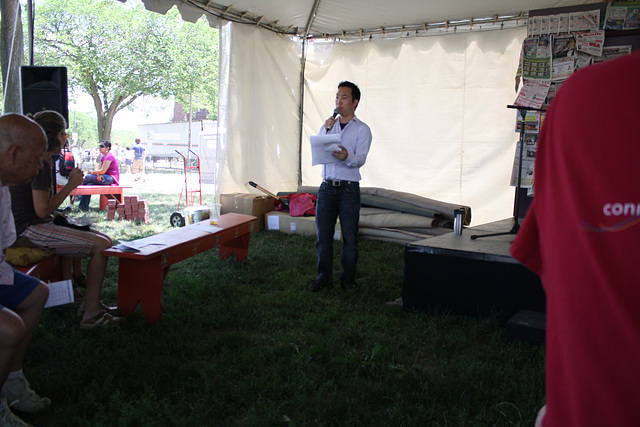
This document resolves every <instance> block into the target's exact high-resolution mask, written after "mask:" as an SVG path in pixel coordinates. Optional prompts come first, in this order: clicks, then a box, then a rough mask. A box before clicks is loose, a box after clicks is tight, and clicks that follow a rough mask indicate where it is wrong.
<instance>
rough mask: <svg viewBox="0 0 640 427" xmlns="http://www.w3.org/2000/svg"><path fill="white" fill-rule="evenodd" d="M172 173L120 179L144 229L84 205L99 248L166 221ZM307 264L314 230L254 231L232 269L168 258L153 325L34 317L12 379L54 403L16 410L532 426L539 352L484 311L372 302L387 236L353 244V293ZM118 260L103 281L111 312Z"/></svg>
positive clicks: (249, 420)
mask: <svg viewBox="0 0 640 427" xmlns="http://www.w3.org/2000/svg"><path fill="white" fill-rule="evenodd" d="M181 176H182V175H180V174H179V173H178V174H176V173H173V174H172V173H171V172H164V173H157V174H149V175H147V179H146V182H145V183H134V184H132V185H133V187H134V188H132V189H131V190H130V191H129V192H128V194H139V195H140V196H141V197H142V198H145V199H147V200H148V203H149V205H150V209H151V223H149V224H136V223H133V222H127V221H106V214H105V213H103V212H99V211H98V210H97V209H96V208H95V207H96V206H97V200H95V201H92V206H93V209H92V210H91V211H90V216H92V217H93V218H94V223H95V227H96V228H98V229H99V230H101V231H103V232H106V233H107V234H109V235H111V236H112V237H113V239H114V241H117V240H126V239H133V238H138V237H143V236H146V235H149V234H154V233H158V232H162V231H165V230H168V229H169V228H170V225H169V216H170V214H171V213H172V212H174V211H175V210H176V205H177V202H178V194H179V192H180V187H181V182H180V177H181ZM167 177H168V178H171V179H173V181H171V182H174V181H175V182H176V183H177V184H171V185H168V184H164V183H163V182H164V181H163V178H167ZM247 192H249V191H247ZM251 192H253V191H251ZM210 197H211V196H210V195H208V194H203V198H204V199H205V200H204V203H205V204H207V203H211V202H212V201H211V200H209V198H210ZM336 245H337V247H336V268H338V267H339V254H340V250H339V244H338V243H336ZM315 261H316V259H315V248H314V238H312V237H302V236H296V235H288V234H283V233H279V232H273V231H262V232H259V233H255V234H253V235H252V237H251V246H250V249H249V259H248V261H247V262H240V263H239V262H236V261H235V260H233V259H231V260H226V261H220V260H219V258H218V254H217V250H216V251H213V252H210V253H203V254H200V255H197V256H195V257H193V258H191V259H189V260H186V261H184V262H182V263H180V264H177V265H174V266H173V267H172V268H171V271H170V273H169V275H168V277H167V279H166V281H165V286H164V295H163V318H162V321H161V322H160V323H159V324H156V325H151V324H149V323H147V322H146V321H145V320H144V317H143V315H142V313H141V312H140V311H139V309H138V311H136V313H134V314H133V315H132V316H130V317H129V318H128V319H127V321H126V323H125V324H124V325H123V326H122V327H118V328H115V329H106V330H91V331H81V330H80V329H79V322H80V320H79V318H78V317H76V313H75V307H72V306H63V307H56V308H51V309H47V310H45V312H44V314H43V316H42V319H41V325H40V328H39V330H38V331H37V332H36V335H35V336H34V339H33V341H32V344H31V346H30V348H29V351H28V353H27V358H26V361H25V372H26V375H27V377H28V379H29V380H30V382H31V385H32V386H33V388H34V389H35V390H37V391H38V393H39V394H41V395H43V396H48V397H50V398H51V400H52V401H53V404H52V406H51V408H50V409H48V410H47V411H45V412H43V413H41V414H37V415H23V414H20V415H22V417H23V419H25V420H26V421H28V422H31V423H33V424H34V425H42V426H62V425H64V426H89V425H90V426H147V425H149V426H173V425H175V426H205V425H206V426H227V425H235V426H277V425H282V426H317V425H324V426H532V425H533V422H534V419H535V415H536V412H537V410H538V409H539V407H540V406H542V404H543V402H544V347H542V346H534V345H530V344H515V343H508V342H506V340H505V327H504V324H501V323H500V322H499V321H498V320H497V319H496V318H493V317H483V318H472V317H466V316H454V315H450V314H447V313H444V312H440V311H433V312H428V313H409V312H406V311H403V310H401V309H399V308H396V307H390V306H387V305H385V302H386V301H390V300H393V299H395V298H396V297H398V296H399V295H400V292H401V288H402V280H403V274H404V247H403V246H402V245H398V244H393V243H383V242H377V241H362V242H361V251H360V263H359V283H360V285H361V290H360V292H359V293H358V294H356V295H347V294H345V293H343V292H342V291H341V290H340V288H339V287H337V288H334V289H332V290H329V291H325V292H320V293H317V294H316V293H310V292H308V291H307V290H306V282H307V281H308V280H309V279H311V278H313V277H314V276H315V271H316V266H315ZM117 265H118V261H117V260H116V259H110V261H109V267H108V272H107V278H106V280H105V285H104V289H103V301H104V302H105V303H108V304H113V305H115V302H116V295H117Z"/></svg>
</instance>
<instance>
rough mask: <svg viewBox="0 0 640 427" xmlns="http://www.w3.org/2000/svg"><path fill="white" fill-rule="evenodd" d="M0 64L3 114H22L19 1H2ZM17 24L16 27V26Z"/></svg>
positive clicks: (21, 37)
mask: <svg viewBox="0 0 640 427" xmlns="http://www.w3.org/2000/svg"><path fill="white" fill-rule="evenodd" d="M0 14H1V16H2V23H1V24H0V64H2V88H3V93H4V92H5V91H4V89H5V88H6V96H5V97H3V98H2V101H3V105H4V108H3V112H5V113H21V112H22V108H21V105H22V103H21V101H20V83H19V82H20V66H21V65H23V64H24V43H23V31H22V16H21V15H22V14H21V10H20V3H19V1H18V0H0ZM14 24H15V25H14Z"/></svg>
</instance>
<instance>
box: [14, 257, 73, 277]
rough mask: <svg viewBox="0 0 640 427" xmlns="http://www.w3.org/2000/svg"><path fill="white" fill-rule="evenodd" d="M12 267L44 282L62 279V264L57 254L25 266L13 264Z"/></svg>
mask: <svg viewBox="0 0 640 427" xmlns="http://www.w3.org/2000/svg"><path fill="white" fill-rule="evenodd" d="M13 268H15V269H16V270H18V271H19V272H21V273H24V274H26V275H28V276H33V277H37V278H38V279H40V280H42V281H43V282H45V283H47V282H58V281H60V280H62V264H61V263H60V256H59V255H52V256H50V257H48V258H45V259H43V260H42V261H39V262H37V263H35V264H31V265H27V266H25V267H22V266H16V265H14V266H13Z"/></svg>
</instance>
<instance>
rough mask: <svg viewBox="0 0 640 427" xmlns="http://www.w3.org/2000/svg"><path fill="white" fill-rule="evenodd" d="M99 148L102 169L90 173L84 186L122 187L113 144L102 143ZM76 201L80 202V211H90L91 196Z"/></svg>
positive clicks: (84, 196)
mask: <svg viewBox="0 0 640 427" xmlns="http://www.w3.org/2000/svg"><path fill="white" fill-rule="evenodd" d="M98 148H99V150H100V156H101V157H100V169H98V170H94V171H91V172H89V173H88V174H87V175H86V176H85V177H84V181H82V185H113V184H115V185H120V166H118V160H117V159H116V157H115V156H114V155H113V154H112V153H111V143H110V142H109V141H100V144H99V145H98ZM76 199H77V200H78V201H79V202H80V203H79V206H78V208H79V209H80V210H82V211H87V210H89V203H91V195H90V194H86V195H82V196H77V197H76Z"/></svg>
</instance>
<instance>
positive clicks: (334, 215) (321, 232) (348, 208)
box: [316, 182, 360, 282]
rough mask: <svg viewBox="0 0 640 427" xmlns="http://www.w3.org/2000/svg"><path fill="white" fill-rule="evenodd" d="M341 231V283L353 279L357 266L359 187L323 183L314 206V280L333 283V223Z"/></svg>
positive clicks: (353, 184) (353, 183) (354, 184)
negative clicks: (316, 278) (315, 278)
mask: <svg viewBox="0 0 640 427" xmlns="http://www.w3.org/2000/svg"><path fill="white" fill-rule="evenodd" d="M338 217H339V218H340V225H341V228H342V239H343V245H342V275H341V276H340V279H341V280H355V278H356V266H357V264H358V223H359V220H360V184H358V183H357V182H352V183H350V184H343V185H340V186H333V185H331V184H327V183H326V182H323V183H322V185H320V189H319V190H318V201H317V203H316V232H317V235H318V240H317V241H316V252H317V254H318V279H320V280H325V281H328V282H332V281H333V235H334V233H335V226H336V221H337V219H338Z"/></svg>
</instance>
